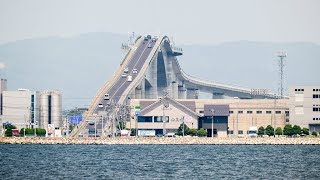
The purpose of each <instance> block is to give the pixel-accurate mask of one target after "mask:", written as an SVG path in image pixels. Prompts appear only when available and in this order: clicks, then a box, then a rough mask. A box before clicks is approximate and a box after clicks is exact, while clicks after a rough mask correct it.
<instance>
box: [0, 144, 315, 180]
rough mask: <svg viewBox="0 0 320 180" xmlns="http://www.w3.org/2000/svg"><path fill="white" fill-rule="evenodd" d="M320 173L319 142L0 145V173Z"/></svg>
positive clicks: (101, 175)
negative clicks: (254, 144)
mask: <svg viewBox="0 0 320 180" xmlns="http://www.w3.org/2000/svg"><path fill="white" fill-rule="evenodd" d="M24 178H28V179H320V146H272V145H265V146H263V145H262V146H249V145H236V146H232V145H230V146H227V145H224V146H218V145H0V179H24Z"/></svg>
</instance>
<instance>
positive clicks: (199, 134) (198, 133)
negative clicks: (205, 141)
mask: <svg viewBox="0 0 320 180" xmlns="http://www.w3.org/2000/svg"><path fill="white" fill-rule="evenodd" d="M207 134H208V133H207V131H206V130H205V129H203V128H201V129H199V130H198V132H197V136H199V137H205V136H207Z"/></svg>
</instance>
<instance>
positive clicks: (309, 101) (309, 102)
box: [289, 86, 320, 132]
mask: <svg viewBox="0 0 320 180" xmlns="http://www.w3.org/2000/svg"><path fill="white" fill-rule="evenodd" d="M289 99H290V100H289V109H290V124H296V125H299V126H301V127H304V128H308V129H309V130H310V131H311V132H313V131H315V132H320V86H290V87H289Z"/></svg>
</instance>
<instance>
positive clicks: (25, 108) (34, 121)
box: [1, 89, 62, 134]
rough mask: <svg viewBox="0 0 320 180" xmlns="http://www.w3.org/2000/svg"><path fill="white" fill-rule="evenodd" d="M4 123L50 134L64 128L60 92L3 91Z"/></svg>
mask: <svg viewBox="0 0 320 180" xmlns="http://www.w3.org/2000/svg"><path fill="white" fill-rule="evenodd" d="M1 107H2V109H3V115H2V122H3V123H5V122H9V123H11V124H13V125H15V126H16V127H17V128H18V129H21V128H25V127H30V128H37V127H40V128H44V129H46V130H47V132H48V133H49V134H50V132H53V131H54V129H55V128H61V127H62V103H61V93H60V92H59V91H43V92H41V93H39V92H37V91H36V92H32V91H30V90H28V89H19V90H17V91H3V92H2V105H1Z"/></svg>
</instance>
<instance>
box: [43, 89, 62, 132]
mask: <svg viewBox="0 0 320 180" xmlns="http://www.w3.org/2000/svg"><path fill="white" fill-rule="evenodd" d="M40 111H41V120H40V122H41V123H40V124H41V125H40V126H41V127H42V128H45V129H47V128H48V124H54V126H55V127H62V103H61V93H60V92H59V91H43V92H42V93H41V95H40Z"/></svg>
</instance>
